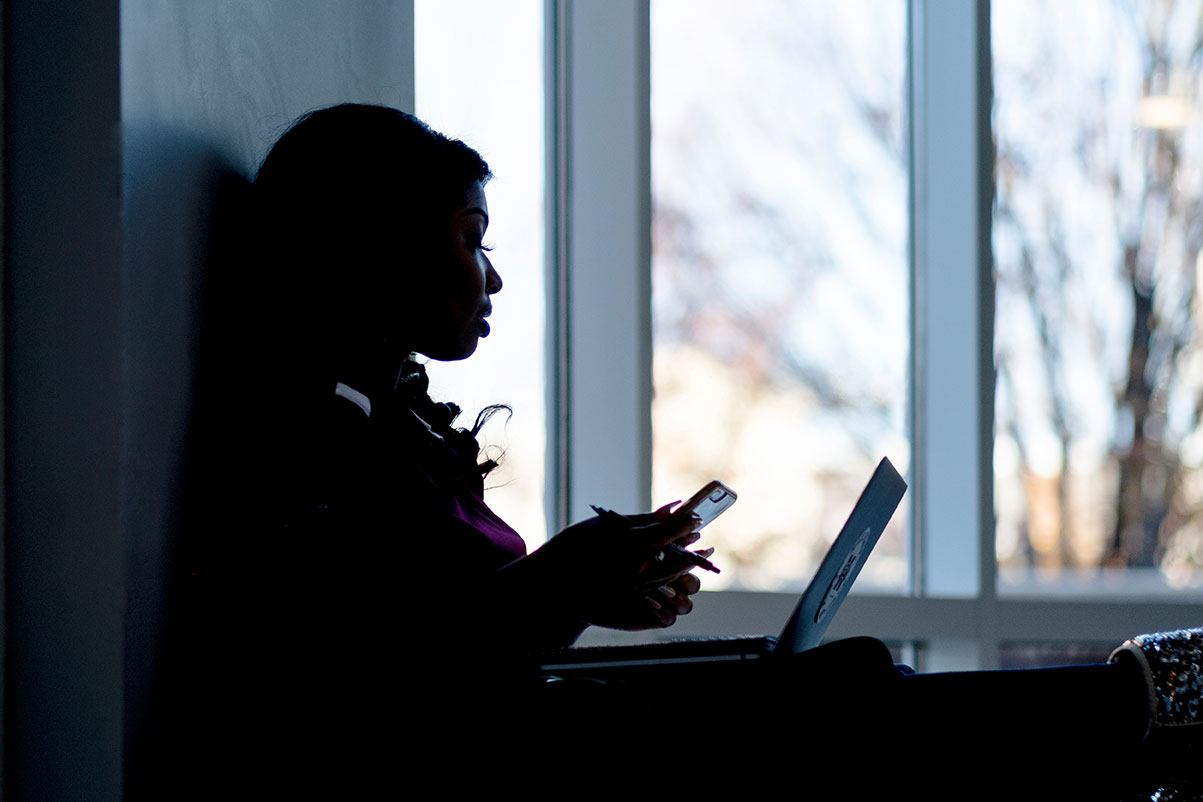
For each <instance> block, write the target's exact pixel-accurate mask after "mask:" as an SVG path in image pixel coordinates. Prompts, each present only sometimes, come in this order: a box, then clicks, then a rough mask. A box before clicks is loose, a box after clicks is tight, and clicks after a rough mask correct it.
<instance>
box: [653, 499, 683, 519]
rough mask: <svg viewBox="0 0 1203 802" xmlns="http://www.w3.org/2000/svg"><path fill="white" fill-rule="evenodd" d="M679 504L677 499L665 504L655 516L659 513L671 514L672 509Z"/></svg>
mask: <svg viewBox="0 0 1203 802" xmlns="http://www.w3.org/2000/svg"><path fill="white" fill-rule="evenodd" d="M680 503H681V499H677V500H676V501H670V502H668V503H667V504H665V505H664V506H663V507H661V508H660V509H658V510H656V514H657V515H659V514H661V513H669V512H672V509H673V507H675V506H677V505H678V504H680Z"/></svg>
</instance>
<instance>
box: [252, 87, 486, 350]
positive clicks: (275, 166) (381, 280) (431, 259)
mask: <svg viewBox="0 0 1203 802" xmlns="http://www.w3.org/2000/svg"><path fill="white" fill-rule="evenodd" d="M489 178H491V173H490V171H489V168H488V165H487V164H486V163H485V162H484V160H483V159H482V158H481V157H480V155H479V154H478V153H477V152H476V151H474V150H472V149H471V148H470V147H468V146H467V145H465V144H464V143H462V142H460V141H458V140H453V139H449V138H448V137H445V136H443V135H442V134H439V133H437V132H435V131H432V130H431V129H430V128H429V127H428V126H427V125H426V124H425V123H423V122H422V121H421V120H418V119H417V118H415V117H413V116H411V115H408V114H405V113H404V112H401V111H397V110H395V109H390V108H385V107H382V106H364V105H350V104H348V105H341V106H333V107H330V108H326V109H321V110H319V111H315V112H311V113H310V114H307V115H305V116H304V117H302V118H301V119H300V120H298V121H297V122H296V123H295V124H294V125H293V126H292V127H291V128H289V130H288V131H287V132H286V133H285V134H284V135H283V136H281V137H280V139H279V141H278V142H277V143H276V144H275V146H273V148H272V149H271V151H270V152H269V153H268V155H267V158H266V159H265V160H264V162H263V165H262V166H261V167H260V169H259V173H258V175H257V177H256V179H255V183H254V198H255V208H256V214H257V218H256V222H257V225H258V233H259V235H260V236H259V240H260V243H261V248H260V250H259V259H260V260H261V261H262V262H263V265H262V267H263V269H264V270H265V273H264V275H265V277H266V278H267V282H268V291H267V298H266V302H268V303H273V304H278V305H279V306H278V308H277V309H276V312H277V313H278V314H277V315H276V317H278V318H280V319H281V320H282V322H284V328H285V330H286V331H285V332H281V333H282V334H284V336H286V337H289V336H294V337H299V338H300V339H301V340H306V339H309V338H310V337H312V338H316V339H320V340H321V341H323V342H326V343H330V344H331V347H333V344H334V342H335V341H338V340H345V341H348V342H358V343H362V344H363V345H364V346H365V347H367V346H370V347H373V348H380V347H382V346H383V347H385V348H386V349H390V348H391V349H392V350H393V351H399V350H402V349H403V350H407V351H408V350H414V351H419V352H422V353H425V354H427V355H428V356H431V357H433V358H436V359H462V358H464V357H466V356H468V355H469V354H470V353H471V352H472V351H473V350H474V349H475V347H476V337H479V336H481V335H482V334H484V333H487V324H484V321H483V317H482V316H483V314H484V313H485V312H486V311H487V309H488V307H489V295H490V294H491V293H492V292H496V291H497V290H498V289H500V285H501V282H500V279H499V278H498V277H497V274H496V273H495V272H494V271H493V269H492V266H491V265H490V264H489V263H488V259H487V257H486V255H485V253H484V249H483V246H482V242H481V240H482V238H483V236H484V229H485V226H486V225H487V222H488V207H487V205H486V203H485V200H484V190H483V186H484V184H485V183H486V182H487V181H488V180H489ZM289 330H291V331H289ZM298 345H302V343H298ZM303 347H308V344H307V343H306V344H304V346H303Z"/></svg>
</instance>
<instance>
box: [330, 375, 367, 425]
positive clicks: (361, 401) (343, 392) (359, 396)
mask: <svg viewBox="0 0 1203 802" xmlns="http://www.w3.org/2000/svg"><path fill="white" fill-rule="evenodd" d="M334 394H335V395H337V396H340V397H342V398H345V399H347V400H348V401H350V402H351V403H352V404H354V405H355V406H357V407H359V408H360V409H362V410H363V414H365V415H367V416H368V417H369V418H370V417H372V399H370V398H368V397H367V396H366V395H364V394H363V393H361V392H359V391H358V390H356V389H355V388H353V387H348V386H347V385H345V384H343V383H342V382H339V383H338V384H336V385H334Z"/></svg>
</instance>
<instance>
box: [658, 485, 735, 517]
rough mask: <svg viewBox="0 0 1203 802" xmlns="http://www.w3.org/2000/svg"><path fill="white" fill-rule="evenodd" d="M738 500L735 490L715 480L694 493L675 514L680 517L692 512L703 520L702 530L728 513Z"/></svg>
mask: <svg viewBox="0 0 1203 802" xmlns="http://www.w3.org/2000/svg"><path fill="white" fill-rule="evenodd" d="M737 498H738V496H736V495H735V491H734V490H732V489H731V488H729V487H727V486H726V485H725V484H723V483H722V482H720V481H718V480H717V479H715V480H714V481H713V482H711V483H709V484H708V485H706V486H705V487H703V488H702V489H701V490H699V491H698V492H696V493H694V494H693V496H692V497H691V498H690V499H689V501H686V502H685V503H684V504H682V505H681V506H680V507H679V508H677V509H676V510H674V511H673V514H674V515H679V514H681V513H689V512H692V513H693V514H695V515H697V516H698V517H699V518H701V519H702V523H701V525H700V526H699V527H698V528H699V529H701V528H702V527H703V526H705V525H706V524H708V523H710V522H711V521H713V520H714V519H715V518H717V517H719V516H720V515H722V514H723V513H724V512H726V510H727V508H728V507H730V506H731V505H732V504H734V503H735V500H736V499H737Z"/></svg>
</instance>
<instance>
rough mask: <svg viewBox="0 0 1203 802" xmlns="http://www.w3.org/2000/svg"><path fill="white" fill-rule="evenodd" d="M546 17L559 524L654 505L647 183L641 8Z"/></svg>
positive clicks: (559, 10) (634, 2)
mask: <svg viewBox="0 0 1203 802" xmlns="http://www.w3.org/2000/svg"><path fill="white" fill-rule="evenodd" d="M552 6H553V9H552V13H551V14H549V17H550V18H552V19H553V20H554V22H553V25H554V27H555V31H554V35H555V37H556V38H555V40H554V41H555V45H554V51H555V52H554V54H553V61H554V62H555V66H556V69H557V77H556V79H555V80H556V82H563V83H562V84H558V87H557V89H556V90H555V91H554V92H553V93H552V97H553V101H552V102H553V104H554V107H555V108H554V109H553V119H554V120H555V122H554V123H553V125H554V126H555V129H554V130H555V135H556V137H557V140H556V144H554V145H553V148H555V151H554V153H553V156H554V158H555V160H556V161H555V162H554V164H555V168H556V170H557V178H556V179H554V180H553V190H554V192H555V195H554V196H553V197H555V200H554V201H553V204H552V206H551V208H552V210H553V214H554V215H555V216H556V217H557V218H558V219H556V220H554V221H553V228H555V229H556V231H557V232H558V234H557V236H558V237H560V238H561V239H560V240H559V241H558V242H557V243H556V245H555V248H554V250H552V251H550V253H551V254H552V258H553V259H558V260H559V261H560V263H559V264H557V266H556V267H555V268H554V269H553V270H552V274H553V280H554V281H556V282H557V286H556V288H555V289H553V290H552V292H553V293H554V295H553V296H552V297H553V301H554V302H556V303H558V304H563V305H564V309H565V313H564V314H560V315H558V316H557V317H556V318H555V319H558V321H559V322H560V325H559V326H558V327H557V328H558V329H559V331H557V332H556V336H557V337H559V338H560V339H559V345H558V346H553V349H552V355H553V362H554V364H555V371H556V372H558V373H559V376H560V378H559V380H558V381H557V382H556V386H557V387H558V392H557V395H558V398H555V399H554V401H555V403H557V404H559V405H560V414H561V415H564V416H565V420H566V424H565V425H564V426H562V427H561V430H560V433H559V438H558V439H559V440H560V443H559V444H558V445H557V446H553V451H554V458H555V459H557V460H559V464H558V467H556V468H553V472H552V473H551V475H552V476H553V477H556V481H557V484H558V485H559V487H558V493H560V494H564V493H566V494H567V495H566V499H567V500H566V502H564V503H560V504H554V505H553V506H554V507H556V508H557V509H556V513H557V514H556V517H553V518H552V520H553V521H555V520H556V518H557V517H558V518H561V519H565V516H566V520H578V519H580V518H583V517H585V516H587V515H590V514H592V513H591V512H590V510H589V505H590V504H601V505H604V506H607V507H612V508H615V509H618V510H623V511H636V510H642V509H646V508H647V507H648V504H649V503H650V498H649V492H650V485H651V267H650V265H651V181H650V122H649V118H650V105H649V79H648V45H649V42H648V24H649V23H648V6H647V3H645V2H639V0H621V2H606V3H572V2H564V1H563V0H559V1H558V2H553V3H552ZM564 438H566V442H564Z"/></svg>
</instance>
